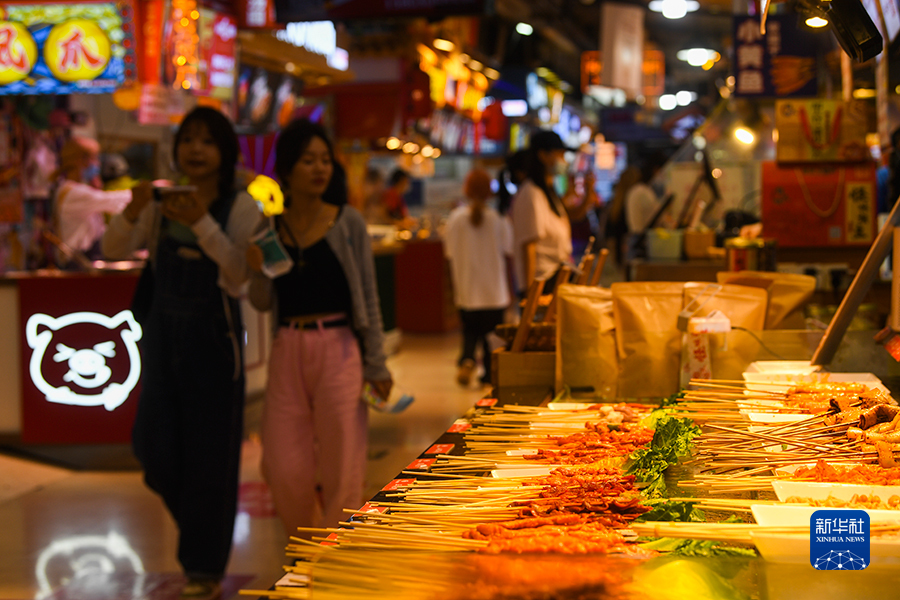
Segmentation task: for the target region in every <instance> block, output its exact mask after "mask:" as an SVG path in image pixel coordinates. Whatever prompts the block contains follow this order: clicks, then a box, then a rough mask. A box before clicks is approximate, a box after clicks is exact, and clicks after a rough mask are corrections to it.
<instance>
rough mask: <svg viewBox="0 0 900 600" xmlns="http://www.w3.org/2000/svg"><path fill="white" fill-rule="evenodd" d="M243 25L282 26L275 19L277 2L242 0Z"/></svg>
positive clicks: (248, 27) (266, 27)
mask: <svg viewBox="0 0 900 600" xmlns="http://www.w3.org/2000/svg"><path fill="white" fill-rule="evenodd" d="M240 7H241V9H240V12H239V17H240V19H239V20H240V22H241V27H245V28H247V29H274V28H277V27H280V25H279V24H278V21H277V20H276V19H275V2H274V1H273V0H241V1H240Z"/></svg>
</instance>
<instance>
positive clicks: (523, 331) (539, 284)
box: [510, 279, 544, 352]
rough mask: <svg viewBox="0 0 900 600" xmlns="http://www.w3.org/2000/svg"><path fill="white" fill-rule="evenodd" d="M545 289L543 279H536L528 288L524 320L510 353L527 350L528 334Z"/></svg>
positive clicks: (520, 324)
mask: <svg viewBox="0 0 900 600" xmlns="http://www.w3.org/2000/svg"><path fill="white" fill-rule="evenodd" d="M543 289H544V280H543V279H535V280H534V281H532V282H531V286H529V288H528V296H527V297H526V300H525V307H524V308H523V309H522V318H521V319H520V320H519V327H518V328H517V329H516V337H515V338H513V343H512V346H511V347H510V352H522V351H523V350H525V343H526V342H527V341H528V333H529V332H530V331H531V322H532V321H534V313H535V312H537V307H538V300H539V299H540V297H541V291H542V290H543Z"/></svg>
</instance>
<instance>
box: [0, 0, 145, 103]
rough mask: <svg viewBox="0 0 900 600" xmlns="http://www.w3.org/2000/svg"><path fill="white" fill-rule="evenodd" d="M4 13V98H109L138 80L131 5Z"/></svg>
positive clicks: (12, 8) (0, 34)
mask: <svg viewBox="0 0 900 600" xmlns="http://www.w3.org/2000/svg"><path fill="white" fill-rule="evenodd" d="M3 8H4V9H5V10H4V12H3V13H2V14H0V17H2V18H5V19H6V20H5V21H0V94H73V93H80V94H86V93H109V92H112V91H115V90H116V89H117V88H118V87H119V86H121V85H122V84H123V83H124V82H126V81H129V80H132V79H135V78H136V77H137V67H136V59H135V43H134V38H135V36H134V27H135V24H134V11H133V8H132V6H131V3H129V2H96V3H84V4H62V3H59V4H16V3H7V4H4V7H3Z"/></svg>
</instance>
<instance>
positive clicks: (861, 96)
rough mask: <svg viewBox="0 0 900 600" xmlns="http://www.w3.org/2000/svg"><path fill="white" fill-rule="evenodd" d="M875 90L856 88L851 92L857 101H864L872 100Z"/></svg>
mask: <svg viewBox="0 0 900 600" xmlns="http://www.w3.org/2000/svg"><path fill="white" fill-rule="evenodd" d="M875 94H876V92H875V90H873V89H871V88H858V89H855V90H853V97H854V98H856V99H857V100H865V99H866V98H874V97H875Z"/></svg>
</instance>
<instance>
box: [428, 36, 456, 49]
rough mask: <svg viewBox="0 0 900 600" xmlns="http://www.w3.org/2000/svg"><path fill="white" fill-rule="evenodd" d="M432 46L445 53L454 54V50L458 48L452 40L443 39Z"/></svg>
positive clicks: (439, 39) (434, 42) (437, 40)
mask: <svg viewBox="0 0 900 600" xmlns="http://www.w3.org/2000/svg"><path fill="white" fill-rule="evenodd" d="M431 45H432V46H434V47H435V48H437V49H438V50H443V51H444V52H453V49H454V48H456V44H454V43H453V42H451V41H450V40H443V39H441V38H438V39H436V40H434V41H433V42H432V43H431Z"/></svg>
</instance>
